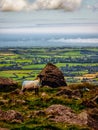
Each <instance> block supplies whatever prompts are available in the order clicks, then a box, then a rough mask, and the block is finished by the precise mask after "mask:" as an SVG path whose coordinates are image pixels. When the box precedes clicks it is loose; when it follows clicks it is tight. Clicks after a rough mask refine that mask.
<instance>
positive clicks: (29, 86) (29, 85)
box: [20, 78, 41, 95]
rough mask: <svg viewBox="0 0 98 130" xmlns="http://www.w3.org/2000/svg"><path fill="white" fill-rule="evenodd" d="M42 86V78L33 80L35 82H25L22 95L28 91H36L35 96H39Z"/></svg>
mask: <svg viewBox="0 0 98 130" xmlns="http://www.w3.org/2000/svg"><path fill="white" fill-rule="evenodd" d="M40 86H41V80H40V78H38V79H36V80H33V81H23V83H22V89H21V92H20V94H22V93H23V92H25V91H26V90H34V91H35V94H36V95H38V92H39V87H40Z"/></svg>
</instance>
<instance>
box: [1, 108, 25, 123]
mask: <svg viewBox="0 0 98 130" xmlns="http://www.w3.org/2000/svg"><path fill="white" fill-rule="evenodd" d="M0 120H3V121H10V122H16V123H21V122H22V121H23V116H22V115H21V113H20V112H16V111H14V110H9V111H6V112H4V111H2V110H0Z"/></svg>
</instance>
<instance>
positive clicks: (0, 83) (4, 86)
mask: <svg viewBox="0 0 98 130" xmlns="http://www.w3.org/2000/svg"><path fill="white" fill-rule="evenodd" d="M17 85H18V83H17V82H16V81H13V80H12V79H10V78H3V77H0V92H2V91H4V92H7V91H13V90H15V89H16V88H17Z"/></svg>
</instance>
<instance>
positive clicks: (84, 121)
mask: <svg viewBox="0 0 98 130" xmlns="http://www.w3.org/2000/svg"><path fill="white" fill-rule="evenodd" d="M45 113H46V115H47V116H48V119H49V120H51V121H54V122H56V123H58V122H65V123H68V124H74V125H77V124H78V125H80V126H87V127H90V128H93V129H94V130H98V109H93V110H91V111H86V110H84V111H82V112H81V113H79V114H76V113H75V112H74V111H73V110H72V109H71V108H69V107H66V106H63V105H52V106H50V107H48V108H47V109H46V110H45Z"/></svg>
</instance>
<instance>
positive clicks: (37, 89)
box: [34, 87, 39, 95]
mask: <svg viewBox="0 0 98 130" xmlns="http://www.w3.org/2000/svg"><path fill="white" fill-rule="evenodd" d="M34 90H35V95H39V88H38V87H36V88H35V89H34Z"/></svg>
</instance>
